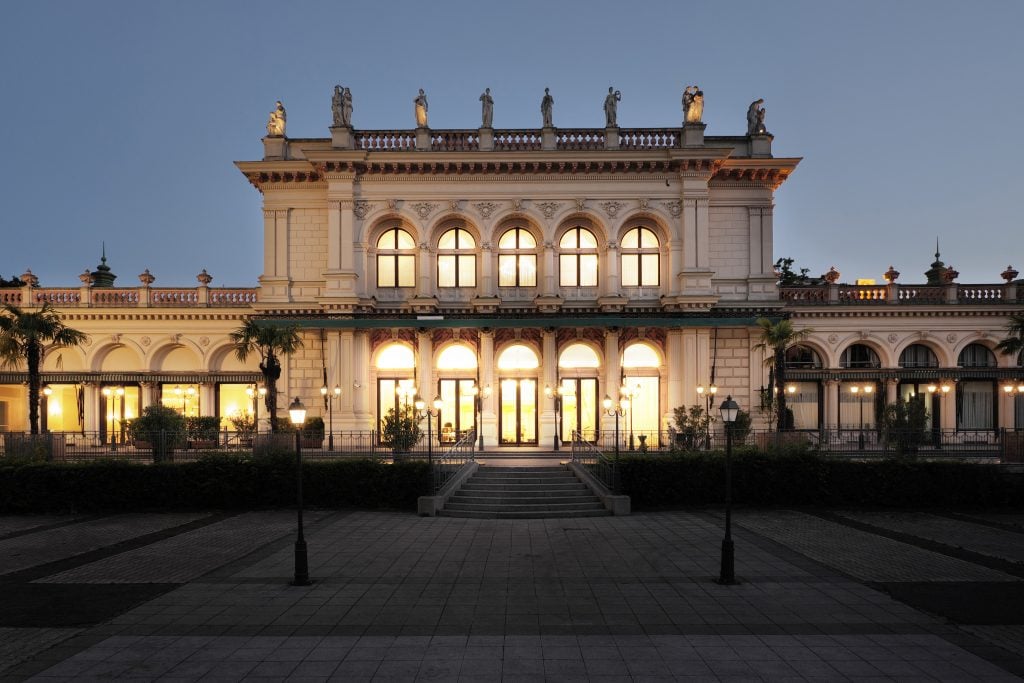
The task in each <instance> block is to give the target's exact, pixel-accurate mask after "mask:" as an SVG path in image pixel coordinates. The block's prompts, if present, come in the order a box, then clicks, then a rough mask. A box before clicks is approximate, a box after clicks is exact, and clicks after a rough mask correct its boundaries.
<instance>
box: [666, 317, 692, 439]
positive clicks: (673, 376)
mask: <svg viewBox="0 0 1024 683" xmlns="http://www.w3.org/2000/svg"><path fill="white" fill-rule="evenodd" d="M665 356H666V358H667V365H668V370H669V372H668V380H667V383H668V391H667V396H668V405H667V406H665V410H664V411H663V412H664V413H665V415H666V416H667V419H668V420H669V424H671V423H672V422H671V421H672V415H673V411H675V409H676V408H677V407H679V406H684V405H687V403H686V399H685V398H684V393H683V379H684V377H683V372H682V368H683V330H682V329H680V328H671V329H669V330H668V339H667V340H666V343H665Z"/></svg>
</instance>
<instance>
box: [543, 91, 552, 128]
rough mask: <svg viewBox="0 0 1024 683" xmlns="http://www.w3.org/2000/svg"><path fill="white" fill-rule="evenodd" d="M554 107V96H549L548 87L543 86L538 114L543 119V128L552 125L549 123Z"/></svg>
mask: <svg viewBox="0 0 1024 683" xmlns="http://www.w3.org/2000/svg"><path fill="white" fill-rule="evenodd" d="M554 108H555V98H554V97H552V96H551V91H550V89H549V88H544V98H543V99H542V100H541V101H540V115H541V118H542V119H543V122H544V123H543V125H544V127H545V128H551V127H552V126H553V125H554V124H552V123H551V118H552V112H553V110H554Z"/></svg>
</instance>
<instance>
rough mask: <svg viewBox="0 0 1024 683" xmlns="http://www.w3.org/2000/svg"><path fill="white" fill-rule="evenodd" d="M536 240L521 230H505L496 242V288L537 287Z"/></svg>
mask: <svg viewBox="0 0 1024 683" xmlns="http://www.w3.org/2000/svg"><path fill="white" fill-rule="evenodd" d="M536 248H537V240H535V239H534V238H533V235H531V234H530V233H529V232H528V231H527V230H524V229H523V228H512V229H511V230H506V231H505V232H504V234H502V236H501V238H500V239H499V240H498V252H499V253H498V286H499V287H536V286H537V254H535V253H533V250H534V249H536Z"/></svg>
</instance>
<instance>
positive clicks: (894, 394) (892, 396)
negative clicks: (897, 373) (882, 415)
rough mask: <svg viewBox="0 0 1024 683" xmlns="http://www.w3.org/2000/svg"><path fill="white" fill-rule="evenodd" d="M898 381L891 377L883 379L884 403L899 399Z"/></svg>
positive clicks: (888, 403) (890, 403)
mask: <svg viewBox="0 0 1024 683" xmlns="http://www.w3.org/2000/svg"><path fill="white" fill-rule="evenodd" d="M899 386H900V381H899V380H898V379H895V378H893V377H890V378H888V379H886V380H885V404H886V405H887V406H888V405H892V404H894V403H896V402H897V401H898V400H899Z"/></svg>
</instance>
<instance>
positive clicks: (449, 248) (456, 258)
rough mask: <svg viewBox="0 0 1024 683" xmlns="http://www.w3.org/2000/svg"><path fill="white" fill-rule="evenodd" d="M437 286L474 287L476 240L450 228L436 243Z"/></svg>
mask: <svg viewBox="0 0 1024 683" xmlns="http://www.w3.org/2000/svg"><path fill="white" fill-rule="evenodd" d="M437 286H438V287H476V240H475V239H473V236H472V235H471V234H469V232H467V231H466V230H465V229H464V228H452V229H451V230H448V231H447V232H445V233H444V234H443V235H441V239H439V240H438V241H437Z"/></svg>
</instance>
